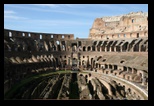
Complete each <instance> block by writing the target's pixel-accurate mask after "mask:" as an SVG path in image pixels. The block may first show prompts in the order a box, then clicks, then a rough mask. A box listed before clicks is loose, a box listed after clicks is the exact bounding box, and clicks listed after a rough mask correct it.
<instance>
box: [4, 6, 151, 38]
mask: <svg viewBox="0 0 154 106" xmlns="http://www.w3.org/2000/svg"><path fill="white" fill-rule="evenodd" d="M138 11H142V12H148V4H4V28H5V29H12V30H19V31H28V32H42V33H55V34H74V38H77V37H78V38H88V36H89V31H90V28H92V25H93V22H94V20H95V19H96V18H100V17H104V16H118V15H122V14H128V13H130V12H138Z"/></svg>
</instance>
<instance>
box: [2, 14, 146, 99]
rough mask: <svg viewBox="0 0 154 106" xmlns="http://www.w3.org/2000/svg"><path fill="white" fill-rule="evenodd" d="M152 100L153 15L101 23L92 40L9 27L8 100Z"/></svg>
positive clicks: (100, 20) (6, 35)
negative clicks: (150, 20) (150, 41)
mask: <svg viewBox="0 0 154 106" xmlns="http://www.w3.org/2000/svg"><path fill="white" fill-rule="evenodd" d="M10 99H11V100H25V99H26V100H27V99H28V100H29V99H30V100H47V99H49V100H74V99H75V100H76V99H77V100H148V13H147V12H142V11H141V12H130V13H128V14H124V15H120V16H110V17H101V18H96V19H95V20H94V22H93V25H92V27H91V29H90V31H89V36H88V38H76V39H75V38H74V35H73V34H55V33H37V32H25V31H18V30H11V29H5V28H4V100H10Z"/></svg>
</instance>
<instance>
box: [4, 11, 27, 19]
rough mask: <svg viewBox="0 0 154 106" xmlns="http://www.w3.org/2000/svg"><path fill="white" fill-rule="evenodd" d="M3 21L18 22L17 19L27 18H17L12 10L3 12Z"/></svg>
mask: <svg viewBox="0 0 154 106" xmlns="http://www.w3.org/2000/svg"><path fill="white" fill-rule="evenodd" d="M4 19H16V20H19V19H28V18H25V17H20V16H17V15H16V12H14V11H12V10H5V11H4Z"/></svg>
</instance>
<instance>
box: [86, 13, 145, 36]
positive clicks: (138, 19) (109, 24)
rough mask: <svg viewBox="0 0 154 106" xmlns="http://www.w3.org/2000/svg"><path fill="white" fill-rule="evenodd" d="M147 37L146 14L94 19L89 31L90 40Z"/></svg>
mask: <svg viewBox="0 0 154 106" xmlns="http://www.w3.org/2000/svg"><path fill="white" fill-rule="evenodd" d="M147 36H148V13H147V12H146V13H143V12H131V13H129V14H126V15H120V16H111V17H102V18H96V19H95V21H94V23H93V25H92V28H91V29H90V34H89V38H91V39H120V38H138V37H147Z"/></svg>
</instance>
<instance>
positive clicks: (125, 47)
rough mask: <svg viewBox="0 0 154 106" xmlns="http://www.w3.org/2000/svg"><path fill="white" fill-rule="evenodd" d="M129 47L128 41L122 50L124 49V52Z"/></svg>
mask: <svg viewBox="0 0 154 106" xmlns="http://www.w3.org/2000/svg"><path fill="white" fill-rule="evenodd" d="M127 47H128V42H126V43H125V44H124V45H123V46H122V51H123V52H126V50H127Z"/></svg>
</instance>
